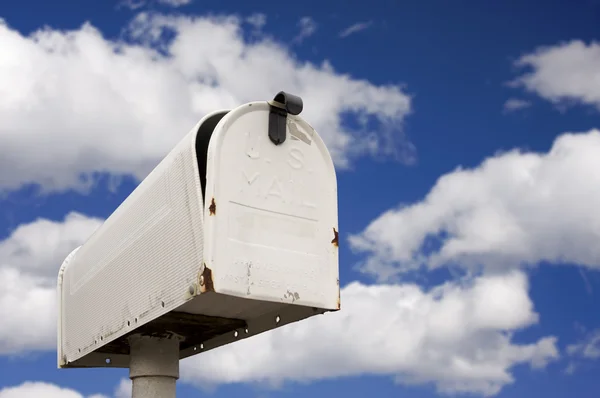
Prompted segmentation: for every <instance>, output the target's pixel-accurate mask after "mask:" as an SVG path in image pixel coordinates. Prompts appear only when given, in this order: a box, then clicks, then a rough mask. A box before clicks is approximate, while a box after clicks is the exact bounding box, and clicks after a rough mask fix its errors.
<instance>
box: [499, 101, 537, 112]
mask: <svg viewBox="0 0 600 398" xmlns="http://www.w3.org/2000/svg"><path fill="white" fill-rule="evenodd" d="M530 106H531V102H530V101H526V100H522V99H519V98H509V99H508V100H507V101H506V102H505V103H504V112H505V113H509V112H515V111H518V110H521V109H525V108H529V107H530Z"/></svg>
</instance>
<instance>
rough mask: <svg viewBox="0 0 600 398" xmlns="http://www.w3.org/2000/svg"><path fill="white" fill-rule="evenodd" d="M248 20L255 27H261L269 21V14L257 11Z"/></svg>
mask: <svg viewBox="0 0 600 398" xmlns="http://www.w3.org/2000/svg"><path fill="white" fill-rule="evenodd" d="M246 22H247V23H249V24H250V25H252V26H253V27H254V28H255V29H261V28H262V27H263V26H265V24H266V23H267V16H266V15H265V14H261V13H260V12H257V13H254V14H252V15H250V16H249V17H248V18H246Z"/></svg>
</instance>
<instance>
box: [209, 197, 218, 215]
mask: <svg viewBox="0 0 600 398" xmlns="http://www.w3.org/2000/svg"><path fill="white" fill-rule="evenodd" d="M208 211H209V213H210V215H211V216H214V215H216V214H217V204H216V203H215V198H212V199H211V201H210V206H208Z"/></svg>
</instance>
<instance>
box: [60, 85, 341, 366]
mask: <svg viewBox="0 0 600 398" xmlns="http://www.w3.org/2000/svg"><path fill="white" fill-rule="evenodd" d="M301 110H302V100H300V99H299V98H298V97H295V96H291V95H289V94H286V93H283V92H282V93H279V94H278V95H277V96H276V97H275V100H274V101H270V102H266V101H265V102H253V103H249V104H246V105H242V106H240V107H238V108H236V109H234V110H231V111H220V112H214V113H212V114H209V115H208V116H206V117H204V118H203V119H202V120H201V121H200V122H199V123H198V124H197V125H196V126H195V127H194V128H193V129H192V131H190V132H189V134H187V135H186V136H185V137H184V138H183V140H182V141H181V142H180V143H179V144H178V145H177V146H176V147H175V148H174V149H173V150H172V151H171V152H170V153H169V154H168V155H167V156H166V158H165V159H163V160H162V161H161V162H160V164H159V165H158V166H157V167H156V168H155V169H154V170H153V171H152V172H151V173H150V174H149V175H148V176H147V177H146V178H145V179H144V180H143V181H142V182H141V183H140V184H139V186H138V187H137V188H136V189H135V190H134V191H133V192H132V193H131V195H129V197H128V198H127V199H126V200H125V201H124V202H123V203H122V204H121V205H120V206H119V207H118V208H117V209H116V210H115V212H114V213H113V214H112V215H111V216H110V217H109V218H108V219H107V220H106V221H105V222H104V224H103V225H102V226H101V227H100V228H99V229H98V230H97V231H96V232H95V233H94V234H93V235H92V236H91V237H90V238H89V239H88V240H87V241H86V242H85V244H83V245H82V246H81V247H79V248H77V249H76V250H74V251H73V252H72V253H71V254H70V255H69V256H68V257H67V259H66V260H65V261H64V263H63V265H62V267H61V269H60V273H59V277H58V291H59V324H58V365H59V367H107V366H109V367H128V366H129V360H130V358H129V354H130V348H129V344H128V337H129V336H131V335H133V334H137V335H145V336H155V337H161V336H164V337H167V336H177V338H178V339H179V341H180V346H179V347H180V355H179V357H180V358H185V357H188V356H190V355H194V354H197V353H201V352H203V351H207V350H210V349H212V348H215V347H219V346H221V345H224V344H229V343H232V342H235V341H236V340H239V339H242V338H246V337H249V336H252V335H256V334H258V333H262V332H264V331H267V330H270V329H273V328H277V327H279V326H282V325H285V324H288V323H290V322H295V321H299V320H302V319H304V318H307V317H310V316H313V315H317V314H322V313H324V312H327V311H336V310H339V309H340V297H339V292H340V290H339V279H338V278H339V276H338V247H337V246H338V216H337V184H336V176H335V170H334V166H333V163H332V160H331V157H330V155H329V152H328V151H327V148H326V147H325V145H324V143H323V141H322V140H321V137H319V135H318V134H317V132H315V130H313V128H312V127H311V126H310V125H309V124H308V123H307V122H306V121H304V120H303V119H302V118H301V117H300V116H298V115H299V113H300V112H301Z"/></svg>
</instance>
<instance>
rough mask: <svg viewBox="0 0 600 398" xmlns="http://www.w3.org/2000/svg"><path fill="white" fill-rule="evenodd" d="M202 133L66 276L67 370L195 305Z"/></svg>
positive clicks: (183, 145)
mask: <svg viewBox="0 0 600 398" xmlns="http://www.w3.org/2000/svg"><path fill="white" fill-rule="evenodd" d="M199 124H200V123H199ZM199 124H198V125H199ZM197 128H198V126H196V127H195V128H194V129H193V130H192V131H191V132H190V133H189V134H188V135H187V136H186V137H185V138H184V139H183V140H182V141H181V142H180V143H179V144H178V145H177V146H176V147H175V148H174V149H173V150H172V151H171V152H170V153H169V154H168V156H167V157H166V158H165V159H164V160H163V161H162V162H161V163H160V164H159V165H158V166H157V167H156V168H155V169H154V170H153V171H152V172H151V173H150V174H149V175H148V177H146V178H145V179H144V180H143V181H142V182H141V183H140V185H139V186H138V187H137V188H136V189H135V191H134V192H133V193H132V194H131V195H130V196H129V197H128V198H127V199H126V200H125V201H124V202H123V203H122V204H121V205H120V206H119V208H118V209H117V210H116V211H115V212H114V213H113V214H112V215H111V216H110V217H109V218H108V219H107V220H106V222H105V223H104V224H103V225H102V226H101V227H100V228H99V229H98V230H97V231H96V232H95V233H94V234H93V235H92V236H91V237H90V239H89V240H88V241H87V242H86V243H85V244H84V245H83V246H82V247H81V248H80V249H79V251H78V252H77V254H76V256H74V258H73V259H72V261H71V263H70V264H69V266H68V267H67V268H66V270H65V273H64V276H63V283H62V297H61V300H62V305H61V307H62V316H63V324H62V326H63V328H62V333H61V338H62V341H61V343H60V344H61V346H62V353H63V358H61V359H62V360H63V362H64V361H68V362H73V361H75V360H77V359H78V358H81V357H82V356H84V355H85V354H87V353H89V352H92V351H94V350H96V349H98V348H99V347H101V346H103V345H105V344H106V343H108V342H110V341H112V340H114V339H116V338H118V337H120V336H122V335H124V334H126V333H128V332H129V331H131V330H133V329H135V328H136V327H139V326H140V325H142V324H144V323H146V322H148V321H150V320H152V319H154V318H156V317H158V316H160V315H162V314H164V313H166V312H168V311H170V310H172V309H174V308H176V307H178V306H180V305H182V304H183V303H185V302H186V301H187V300H190V299H191V298H192V297H191V296H190V294H189V289H190V286H191V285H192V284H193V283H194V282H196V281H197V278H198V273H199V271H200V268H201V264H202V251H203V228H202V225H203V205H202V192H201V187H200V179H199V176H198V166H197V162H196V158H195V156H196V155H195V146H194V145H195V137H196V131H197ZM92 281H93V282H92Z"/></svg>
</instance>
